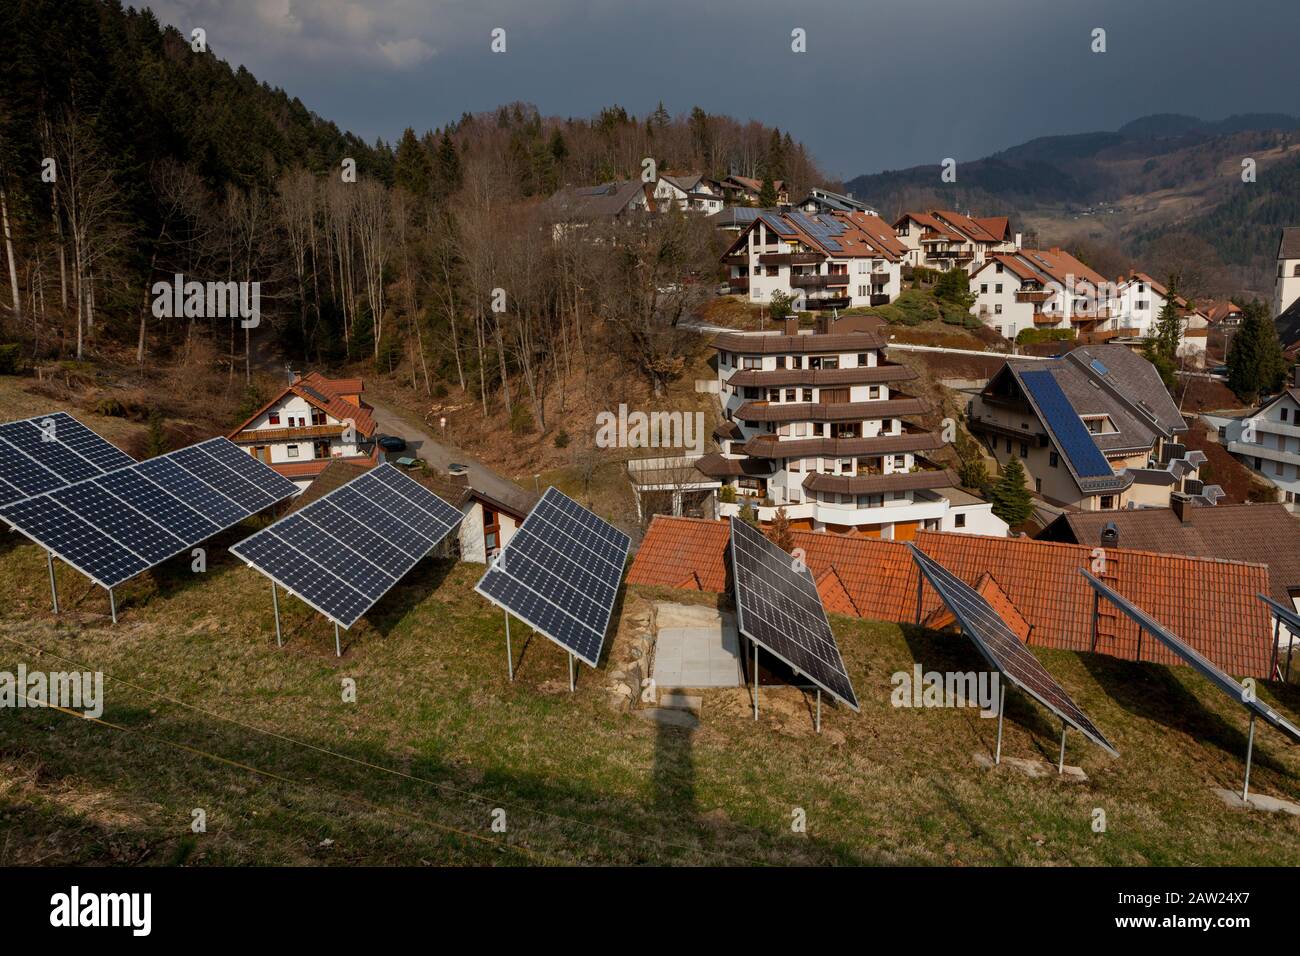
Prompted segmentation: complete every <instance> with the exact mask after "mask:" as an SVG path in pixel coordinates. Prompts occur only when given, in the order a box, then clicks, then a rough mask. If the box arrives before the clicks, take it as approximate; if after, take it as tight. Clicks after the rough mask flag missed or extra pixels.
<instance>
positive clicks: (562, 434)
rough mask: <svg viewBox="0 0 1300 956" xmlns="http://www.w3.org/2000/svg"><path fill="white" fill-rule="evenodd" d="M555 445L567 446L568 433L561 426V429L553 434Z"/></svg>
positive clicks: (558, 446) (559, 446)
mask: <svg viewBox="0 0 1300 956" xmlns="http://www.w3.org/2000/svg"><path fill="white" fill-rule="evenodd" d="M555 447H556V448H568V447H569V433H568V432H566V431H565V430H564V429H563V428H561V429H560V430H559V431H558V432H556V434H555Z"/></svg>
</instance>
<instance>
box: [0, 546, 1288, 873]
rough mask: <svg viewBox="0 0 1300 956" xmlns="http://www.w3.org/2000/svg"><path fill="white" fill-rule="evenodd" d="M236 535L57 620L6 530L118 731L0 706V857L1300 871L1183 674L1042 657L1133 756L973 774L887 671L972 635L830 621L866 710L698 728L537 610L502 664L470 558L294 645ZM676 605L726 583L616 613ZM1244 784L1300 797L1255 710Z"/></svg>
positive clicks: (0, 660) (13, 658)
mask: <svg viewBox="0 0 1300 956" xmlns="http://www.w3.org/2000/svg"><path fill="white" fill-rule="evenodd" d="M248 530H249V529H248V528H242V529H236V530H235V531H233V532H231V533H230V534H229V535H228V536H227V538H226V539H223V540H221V541H219V542H215V543H213V545H212V546H211V547H210V549H209V570H208V571H207V572H206V574H204V575H194V574H192V573H191V572H190V570H189V565H188V562H181V561H175V562H172V563H169V564H168V565H166V566H165V567H164V568H163V569H161V570H160V571H158V572H154V573H151V574H148V575H145V576H142V577H141V578H140V579H137V580H136V581H133V582H130V583H129V584H127V585H125V586H124V587H122V588H121V589H120V594H119V599H120V600H119V610H120V615H121V619H120V623H119V624H118V625H117V626H116V627H113V626H111V625H110V624H109V622H108V619H107V603H106V601H105V598H104V595H103V592H102V591H100V590H99V589H97V588H94V587H93V586H90V585H89V584H88V583H87V582H86V581H85V580H84V579H83V578H81V577H80V576H79V575H76V574H75V572H73V571H71V570H70V569H67V568H63V567H61V568H60V570H59V582H60V595H61V598H62V600H63V603H64V614H63V615H62V616H61V617H59V618H55V617H54V616H53V615H52V614H50V612H49V604H48V601H49V594H48V588H47V585H46V579H45V565H44V560H43V557H42V555H41V553H40V552H39V551H38V550H37V549H36V548H34V547H32V546H30V545H26V544H21V543H18V542H17V541H16V540H14V539H16V536H13V535H11V536H9V540H8V541H7V542H6V543H5V544H4V545H3V547H0V591H3V593H4V594H5V595H6V601H5V604H4V608H3V610H2V611H0V670H7V671H13V670H14V669H16V667H17V665H18V663H19V662H24V663H26V664H27V666H28V667H29V668H31V669H44V670H62V669H83V668H85V669H92V670H102V671H103V672H104V673H105V675H106V687H105V689H106V697H107V702H106V708H105V712H104V715H103V720H104V721H106V722H107V723H105V724H99V723H95V722H92V721H88V720H83V719H81V718H78V717H73V716H69V715H66V714H63V713H59V712H54V711H37V710H30V709H20V710H14V711H7V712H2V713H0V865H16V864H27V863H46V864H58V863H63V864H90V863H117V864H136V863H140V864H164V863H175V862H182V861H183V862H187V863H191V864H304V863H306V864H310V863H322V864H416V865H418V864H421V863H434V864H446V863H452V864H457V863H466V864H483V863H488V864H494V863H496V864H516V865H518V864H576V863H613V864H634V863H684V864H707V863H722V864H726V863H737V864H738V863H769V864H819V863H840V864H847V863H867V864H870V863H904V864H958V863H960V864H1031V865H1059V864H1127V865H1163V864H1203V865H1220V864H1272V865H1288V866H1294V865H1297V864H1300V839H1298V838H1300V820H1297V819H1295V818H1291V817H1285V816H1282V815H1269V814H1263V813H1245V812H1241V811H1234V810H1231V809H1229V808H1227V807H1225V806H1224V805H1223V804H1222V803H1221V802H1220V801H1219V799H1218V798H1217V797H1216V796H1215V795H1214V794H1213V793H1211V790H1210V787H1211V786H1212V785H1218V786H1225V787H1229V788H1232V787H1238V786H1239V785H1240V778H1241V770H1242V756H1243V753H1244V747H1245V733H1244V731H1245V725H1246V721H1245V718H1244V715H1243V713H1242V711H1241V709H1240V708H1238V707H1236V706H1233V705H1232V704H1231V702H1229V701H1227V700H1226V699H1224V698H1223V697H1222V696H1221V695H1219V694H1218V693H1217V692H1216V691H1214V690H1213V689H1212V688H1210V687H1209V686H1208V685H1207V684H1206V683H1205V682H1204V681H1202V680H1201V679H1200V678H1198V677H1197V676H1196V675H1195V674H1194V673H1192V672H1191V671H1190V670H1188V669H1187V668H1172V669H1171V668H1163V667H1159V666H1156V665H1149V664H1140V665H1139V664H1130V663H1125V662H1121V661H1117V660H1112V659H1109V658H1105V657H1093V656H1090V655H1076V654H1071V653H1065V652H1046V651H1039V652H1038V653H1039V654H1040V656H1041V658H1042V660H1043V661H1044V662H1045V664H1046V665H1047V667H1048V668H1049V669H1050V670H1051V671H1052V672H1053V673H1054V674H1055V675H1057V677H1058V679H1060V680H1061V682H1062V683H1063V684H1064V685H1065V686H1066V687H1067V688H1068V689H1069V690H1070V691H1071V692H1072V693H1073V694H1075V695H1076V697H1077V699H1078V701H1079V703H1080V704H1081V705H1082V706H1083V707H1084V709H1085V710H1086V711H1087V712H1088V713H1089V714H1090V715H1091V716H1092V718H1093V719H1094V720H1095V721H1096V723H1097V724H1098V725H1099V726H1100V727H1101V728H1102V730H1103V731H1104V732H1105V733H1107V734H1108V735H1109V736H1110V737H1111V739H1112V740H1113V741H1114V743H1115V744H1116V746H1117V747H1118V749H1119V750H1120V752H1121V754H1122V756H1121V757H1120V758H1118V759H1116V758H1112V757H1110V756H1108V755H1107V754H1105V753H1104V752H1102V751H1101V750H1100V749H1098V748H1096V747H1094V746H1091V745H1088V744H1087V743H1086V742H1085V741H1083V740H1082V738H1081V737H1080V736H1079V735H1077V734H1071V735H1070V738H1069V749H1068V752H1067V762H1069V763H1074V764H1079V765H1081V766H1082V767H1083V768H1084V770H1085V771H1086V772H1087V774H1088V776H1089V780H1088V781H1087V782H1086V783H1067V782H1064V781H1061V780H1058V779H1056V778H1055V777H1049V778H1045V779H1030V778H1028V777H1026V776H1024V775H1022V774H1020V773H1018V772H1016V771H1015V770H1013V769H1011V768H1009V767H1007V766H1003V767H1002V768H999V769H997V770H986V769H983V768H982V767H980V766H979V765H977V764H976V762H975V759H974V755H975V754H976V753H988V752H989V751H990V749H991V747H992V744H993V739H994V730H995V722H994V721H991V720H985V719H981V718H980V717H978V716H977V714H976V713H975V712H974V711H969V710H908V709H895V708H893V707H892V706H891V705H890V703H889V694H890V690H891V689H892V686H891V683H890V675H891V674H892V673H893V672H895V671H898V670H910V668H911V666H912V663H913V661H914V660H920V661H921V662H922V663H923V665H924V666H925V667H926V669H938V670H945V669H949V668H957V669H974V668H976V667H977V666H978V664H977V661H976V660H975V657H974V653H973V651H971V650H970V648H969V647H968V645H967V644H966V642H964V641H963V640H962V639H961V638H959V637H956V636H953V635H947V634H943V635H941V634H934V633H929V632H924V631H921V630H918V629H914V628H911V627H906V626H903V627H900V626H898V625H894V624H886V623H879V622H867V621H858V620H851V619H843V618H836V619H833V622H832V623H833V626H834V629H835V631H836V634H837V636H838V638H839V641H840V644H841V647H842V648H843V652H844V656H845V659H846V662H847V665H848V668H849V671H850V674H851V675H852V678H853V682H854V685H855V687H856V689H857V693H858V696H859V698H860V699H861V703H862V713H861V714H853V713H852V712H850V711H848V710H846V709H845V708H842V707H840V708H836V707H829V706H828V707H827V708H826V709H825V711H824V715H823V728H824V732H823V733H822V734H821V735H820V736H816V735H814V734H813V733H812V726H811V710H810V707H811V700H810V698H807V697H805V696H803V695H801V694H799V693H797V692H795V691H794V690H791V689H788V688H784V689H776V688H773V689H767V688H765V689H764V690H763V694H762V711H761V715H760V717H761V719H760V720H759V721H758V722H757V723H755V722H754V721H753V720H752V717H751V713H750V709H749V707H750V705H749V697H748V695H747V693H746V692H745V691H744V690H741V689H735V690H727V691H716V692H710V693H707V694H706V695H705V703H704V713H703V718H704V719H703V723H702V726H701V727H700V728H699V729H698V730H697V731H695V732H694V733H690V734H688V733H686V732H684V731H680V730H677V729H661V728H659V727H658V726H657V725H655V724H652V723H649V722H647V721H644V720H642V719H639V718H637V717H635V716H632V715H628V714H620V713H616V712H615V711H613V710H611V709H609V708H608V706H607V705H606V691H605V690H604V685H605V684H607V683H608V682H609V680H608V678H607V677H606V675H605V674H604V673H600V674H596V673H593V672H592V671H591V670H590V669H588V668H586V667H583V668H581V669H580V672H579V683H578V692H577V693H576V694H573V695H570V694H569V693H568V685H567V667H566V659H565V657H564V655H563V654H562V653H561V652H560V651H559V649H558V648H556V647H555V646H554V645H552V644H551V643H550V642H549V641H547V640H545V639H544V638H541V637H538V636H533V637H532V638H531V640H529V639H528V631H527V629H526V628H525V627H524V626H523V625H522V624H516V625H515V627H514V629H513V634H514V636H515V644H514V649H515V653H516V656H517V657H519V656H520V655H521V654H522V660H521V661H520V663H519V665H518V670H517V680H516V681H515V682H514V683H513V684H512V683H510V682H509V681H508V680H507V678H506V661H505V646H504V639H503V634H502V618H501V614H500V612H498V611H496V610H494V609H492V608H490V607H489V606H488V605H487V604H486V602H484V601H483V600H482V599H481V598H479V597H478V596H477V595H476V594H474V593H473V590H472V588H473V584H474V582H475V581H476V580H477V577H478V575H479V574H480V573H481V571H482V568H481V567H480V566H473V565H457V564H450V563H443V564H438V563H436V562H425V563H423V564H422V565H421V566H420V567H419V568H418V569H417V570H416V571H415V572H413V574H412V575H411V576H410V577H409V578H408V579H407V580H405V581H404V582H403V583H402V584H401V585H400V586H399V587H398V588H397V589H396V590H395V591H394V592H392V593H391V594H390V595H389V596H388V597H387V598H386V599H385V600H384V601H383V602H381V603H380V604H379V605H378V606H377V607H376V608H375V609H373V610H372V612H371V613H370V614H369V615H368V616H367V617H366V618H365V619H364V620H363V621H362V622H360V623H359V624H358V625H357V626H356V627H355V628H354V629H353V631H352V632H351V633H348V634H345V641H346V644H345V656H344V657H343V658H342V660H338V659H336V658H335V657H334V651H333V633H332V629H331V628H330V626H329V625H328V624H327V622H326V621H325V620H324V619H323V618H321V617H320V616H319V615H317V614H315V613H314V612H312V611H310V610H309V609H308V608H306V607H305V606H304V605H302V604H300V603H298V602H297V601H296V600H293V599H282V601H281V610H282V616H283V619H284V629H285V637H286V644H285V647H284V648H282V649H277V648H276V646H275V639H274V630H273V624H272V616H271V601H270V593H269V586H268V585H267V583H266V581H265V579H263V578H261V577H260V576H258V575H256V574H254V573H253V572H252V571H250V570H248V569H246V568H244V567H243V566H242V565H240V564H238V563H237V562H236V561H234V560H233V559H232V558H231V557H230V556H229V555H228V553H227V552H225V550H224V548H225V546H226V545H228V544H229V543H231V541H233V540H237V539H238V538H240V537H242V536H243V535H244V534H246V533H248ZM664 596H669V597H671V598H673V599H675V600H684V601H692V600H693V601H705V602H712V601H714V600H715V598H714V597H713V596H712V595H700V594H691V593H689V592H665V591H655V592H642V591H640V590H639V589H635V588H634V589H631V591H630V593H629V594H628V595H627V596H626V597H625V598H624V600H623V602H622V605H621V607H620V608H619V611H618V613H619V615H620V616H621V617H622V619H624V620H626V619H627V618H629V617H632V616H637V615H641V614H644V613H645V611H646V609H647V608H648V607H649V604H648V602H649V600H650V599H652V598H653V599H659V598H662V597H664ZM619 640H620V641H621V640H622V637H620V638H619ZM621 646H622V645H621V643H620V644H618V645H617V646H616V649H615V652H614V653H613V654H612V655H611V656H612V658H613V659H615V660H618V659H621V658H620V657H619V656H618V654H619V649H620V648H621ZM37 649H39V651H38V650H37ZM611 666H612V665H610V664H609V663H608V662H603V664H602V671H605V670H608V669H609V668H610V667H611ZM344 678H351V679H353V680H355V681H356V686H357V702H356V703H344V702H343V701H342V699H341V696H342V695H341V688H342V682H343V679H344ZM150 691H154V692H156V693H151V692H150ZM1278 693H1281V694H1287V693H1289V692H1288V691H1285V690H1283V691H1278ZM1280 703H1281V705H1282V706H1283V708H1284V709H1286V710H1289V711H1291V712H1293V713H1294V712H1295V711H1296V710H1297V704H1298V703H1300V702H1298V701H1297V699H1296V697H1295V696H1294V694H1293V693H1291V695H1290V696H1287V697H1283V698H1282V699H1281V701H1280ZM110 724H111V725H112V726H110ZM1058 732H1059V728H1058V726H1057V725H1056V724H1055V723H1054V722H1053V720H1052V719H1051V718H1050V716H1049V715H1048V714H1047V713H1046V712H1045V711H1043V710H1042V709H1041V708H1039V707H1038V706H1037V705H1035V704H1032V703H1031V702H1029V701H1028V700H1027V699H1026V698H1024V697H1022V696H1021V695H1019V694H1016V693H1015V692H1012V693H1010V694H1009V695H1008V708H1007V723H1006V730H1005V739H1004V750H1003V752H1004V754H1006V755H1010V756H1018V757H1033V758H1038V759H1041V760H1044V761H1047V762H1052V761H1054V760H1055V757H1056V747H1057V741H1058V736H1057V734H1058ZM183 748H188V749H183ZM1252 788H1253V789H1254V790H1256V791H1257V792H1261V793H1271V794H1275V795H1278V796H1291V797H1295V796H1297V795H1300V761H1297V758H1296V756H1295V755H1294V753H1293V752H1292V750H1291V748H1289V747H1288V746H1287V745H1286V744H1285V743H1284V742H1283V741H1282V739H1281V738H1280V737H1279V736H1278V735H1277V734H1276V733H1274V732H1273V731H1271V730H1270V729H1268V728H1265V727H1262V726H1261V728H1260V729H1259V732H1258V734H1257V739H1256V750H1255V770H1254V774H1253V776H1252ZM796 807H799V808H803V809H804V810H805V811H806V813H807V817H808V832H807V834H794V833H792V832H791V830H790V820H791V812H792V810H793V809H794V808H796ZM1098 807H1100V808H1102V809H1104V810H1105V812H1106V816H1107V820H1108V829H1107V831H1106V832H1105V833H1100V834H1099V833H1094V832H1093V831H1092V829H1091V826H1090V824H1091V819H1092V813H1093V810H1094V808H1098ZM195 808H203V809H204V810H205V811H206V813H207V832H206V833H202V834H194V833H192V832H191V831H190V821H191V812H192V811H193V810H194V809H195ZM495 808H503V809H504V810H505V811H506V822H507V827H508V829H507V831H506V832H505V833H494V832H493V831H492V829H491V826H490V824H491V821H492V811H493V809H495Z"/></svg>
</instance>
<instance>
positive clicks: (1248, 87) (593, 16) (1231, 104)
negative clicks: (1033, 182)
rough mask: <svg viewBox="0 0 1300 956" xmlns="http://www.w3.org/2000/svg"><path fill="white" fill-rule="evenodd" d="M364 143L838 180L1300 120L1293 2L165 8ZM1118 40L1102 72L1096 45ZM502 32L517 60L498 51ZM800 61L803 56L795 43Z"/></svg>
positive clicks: (712, 0)
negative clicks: (733, 140)
mask: <svg viewBox="0 0 1300 956" xmlns="http://www.w3.org/2000/svg"><path fill="white" fill-rule="evenodd" d="M151 5H152V6H153V8H154V9H155V11H156V12H157V13H158V15H159V18H160V19H162V20H163V21H164V22H167V23H171V24H174V25H175V26H177V27H178V28H180V29H181V30H182V31H183V32H185V33H187V34H188V32H189V31H190V29H191V28H193V27H196V26H199V27H203V28H204V29H205V30H206V31H207V35H208V43H209V45H210V46H211V48H212V49H213V50H214V51H215V52H216V54H217V55H218V56H219V57H221V58H222V59H224V60H227V61H229V62H231V63H232V64H243V65H245V66H247V67H248V69H250V70H251V71H252V72H253V73H254V74H255V75H256V76H257V77H258V79H260V80H264V81H266V82H269V83H270V84H272V85H273V86H281V87H284V88H285V89H286V90H287V91H288V92H289V93H290V94H291V95H294V96H297V97H299V98H300V99H301V100H302V101H303V102H304V103H305V104H306V105H307V106H308V108H310V109H312V110H314V111H316V112H317V113H319V114H321V115H322V116H324V117H326V118H328V119H331V120H333V121H335V122H336V123H337V124H338V125H339V126H341V127H344V128H346V129H351V130H353V131H355V132H357V133H359V134H361V135H362V136H364V137H365V138H367V139H369V140H373V139H374V138H375V137H376V136H383V137H384V138H385V139H388V140H394V139H396V137H397V136H398V135H399V134H400V133H401V131H402V130H403V129H404V128H405V127H407V126H412V127H414V128H415V130H416V131H417V132H423V131H425V130H426V129H430V128H433V127H437V126H440V125H443V124H445V123H447V122H448V121H451V120H454V119H456V118H457V117H459V116H460V114H461V113H462V112H465V111H470V112H474V111H478V110H485V109H492V108H494V107H495V106H497V105H499V104H501V103H503V102H510V101H513V100H524V101H526V102H531V103H534V104H536V105H537V107H538V109H540V110H541V112H542V113H543V114H544V115H559V116H581V117H587V116H590V115H592V114H594V113H595V112H597V111H598V110H599V109H600V107H602V106H605V105H609V104H611V103H618V104H619V105H621V106H623V107H625V108H626V109H628V110H629V111H630V112H633V113H635V114H636V115H638V116H644V115H645V114H646V113H647V112H649V111H650V110H652V109H654V107H655V105H656V103H657V102H658V101H659V100H662V101H663V102H664V104H665V105H666V106H667V108H668V109H669V110H670V111H671V112H673V113H675V114H676V113H685V112H687V111H689V110H690V108H691V107H692V106H694V105H697V104H698V105H699V106H702V107H703V108H704V109H706V110H708V111H710V112H715V113H728V114H731V115H733V116H735V117H737V118H739V119H750V118H753V119H758V120H761V121H763V122H765V123H770V124H772V125H775V126H778V127H780V128H781V129H782V130H789V132H790V133H791V135H792V136H794V137H795V138H797V139H802V140H803V141H804V142H805V143H806V144H807V145H808V146H809V148H810V149H811V150H812V151H813V154H814V156H815V157H816V158H817V159H818V160H819V161H820V162H821V164H822V165H823V167H824V168H825V169H826V171H827V172H828V173H829V174H830V175H832V176H837V177H842V178H845V179H847V178H851V177H853V176H855V175H857V174H859V173H867V172H876V171H879V170H881V169H891V168H900V167H904V166H912V165H917V164H921V163H937V162H939V161H941V160H942V159H943V158H944V157H948V156H952V157H954V158H956V159H959V160H969V159H976V158H979V157H981V156H984V155H987V154H988V153H991V152H994V151H996V150H998V149H1002V148H1005V147H1008V146H1013V145H1016V144H1017V143H1020V142H1023V141H1025V140H1027V139H1031V138H1033V137H1035V136H1043V135H1048V134H1054V133H1074V132H1086V131H1091V130H1096V129H1114V128H1116V127H1117V126H1120V125H1121V124H1123V123H1125V122H1127V121H1128V120H1130V119H1134V118H1136V117H1138V116H1143V115H1145V114H1148V113H1163V112H1176V113H1191V114H1194V115H1198V116H1201V117H1204V118H1207V119H1219V118H1222V117H1223V116H1226V115H1229V114H1231V113H1244V112H1270V111H1280V112H1290V113H1297V112H1300V102H1297V97H1296V91H1297V90H1298V89H1300V57H1297V56H1296V55H1295V41H1296V38H1297V36H1300V0H1233V2H1231V3H1226V2H1224V0H887V2H886V0H800V2H798V3H791V2H788V0H786V2H782V0H745V2H743V3H742V2H740V0H654V2H633V0H621V2H620V0H367V2H355V0H157V2H154V3H152V4H151ZM1098 27H1100V28H1103V29H1105V31H1106V48H1107V49H1106V52H1105V53H1093V52H1091V50H1090V46H1091V44H1092V31H1093V30H1094V28H1098ZM494 28H501V29H504V30H505V38H506V52H505V53H500V54H494V53H492V52H491V50H490V42H491V33H492V31H493V29H494ZM796 28H800V29H802V30H804V31H805V32H806V37H807V52H806V53H794V52H792V51H791V42H792V41H791V31H792V30H794V29H796Z"/></svg>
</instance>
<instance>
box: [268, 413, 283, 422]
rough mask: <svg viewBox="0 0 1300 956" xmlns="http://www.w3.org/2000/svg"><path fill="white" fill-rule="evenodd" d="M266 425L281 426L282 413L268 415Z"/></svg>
mask: <svg viewBox="0 0 1300 956" xmlns="http://www.w3.org/2000/svg"><path fill="white" fill-rule="evenodd" d="M266 423H267V424H268V425H278V424H280V413H279V412H272V413H271V414H269V415H267V416H266Z"/></svg>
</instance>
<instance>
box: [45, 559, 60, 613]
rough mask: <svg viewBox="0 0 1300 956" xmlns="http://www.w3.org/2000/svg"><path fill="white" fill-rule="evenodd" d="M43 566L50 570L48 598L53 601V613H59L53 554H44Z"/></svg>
mask: <svg viewBox="0 0 1300 956" xmlns="http://www.w3.org/2000/svg"><path fill="white" fill-rule="evenodd" d="M45 566H46V567H48V568H49V569H50V597H52V598H53V599H54V613H55V614H58V613H59V588H58V585H56V584H55V583H54V552H53V551H46V552H45Z"/></svg>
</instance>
